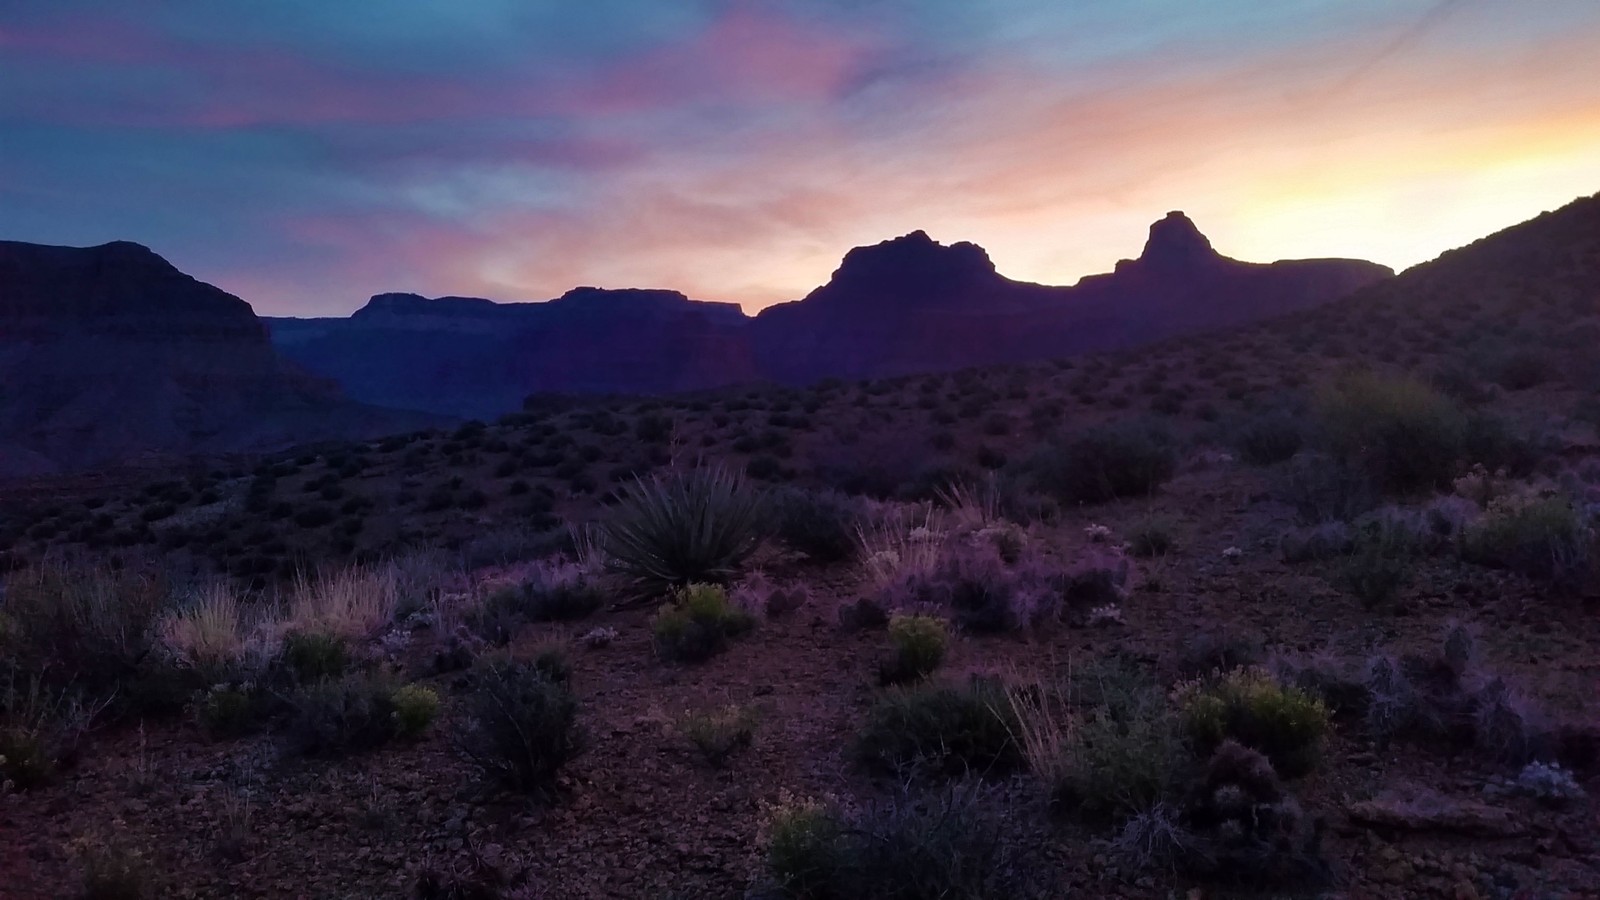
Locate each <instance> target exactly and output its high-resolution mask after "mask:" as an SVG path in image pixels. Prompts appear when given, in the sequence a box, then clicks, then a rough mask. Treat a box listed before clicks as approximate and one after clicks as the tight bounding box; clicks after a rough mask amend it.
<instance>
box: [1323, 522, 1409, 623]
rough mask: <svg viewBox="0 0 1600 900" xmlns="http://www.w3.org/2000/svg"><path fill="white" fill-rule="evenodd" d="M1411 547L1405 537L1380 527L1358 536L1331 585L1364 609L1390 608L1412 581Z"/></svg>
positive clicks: (1363, 531)
mask: <svg viewBox="0 0 1600 900" xmlns="http://www.w3.org/2000/svg"><path fill="white" fill-rule="evenodd" d="M1411 558H1412V547H1411V543H1410V541H1409V540H1407V539H1406V537H1405V536H1404V535H1400V534H1396V533H1394V532H1392V531H1390V530H1388V529H1385V528H1382V527H1368V528H1365V529H1362V531H1361V532H1359V533H1358V535H1357V537H1356V542H1355V550H1354V552H1353V553H1351V554H1350V555H1349V556H1348V557H1347V558H1346V559H1345V560H1344V561H1343V562H1342V563H1341V564H1340V566H1339V569H1338V571H1337V573H1336V574H1335V576H1334V585H1335V586H1336V587H1338V588H1339V590H1341V591H1344V592H1345V593H1347V594H1350V595H1351V596H1353V597H1355V598H1356V599H1358V600H1360V601H1361V605H1362V607H1363V608H1365V609H1381V608H1388V607H1392V606H1393V605H1394V604H1395V602H1396V601H1397V600H1399V598H1400V592H1401V591H1402V590H1403V589H1404V588H1405V586H1406V584H1407V583H1408V582H1410V580H1411V570H1412V560H1411Z"/></svg>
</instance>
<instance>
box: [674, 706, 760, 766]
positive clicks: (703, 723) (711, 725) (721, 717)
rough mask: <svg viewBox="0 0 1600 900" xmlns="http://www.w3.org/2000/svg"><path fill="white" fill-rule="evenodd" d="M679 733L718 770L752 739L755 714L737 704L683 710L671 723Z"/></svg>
mask: <svg viewBox="0 0 1600 900" xmlns="http://www.w3.org/2000/svg"><path fill="white" fill-rule="evenodd" d="M674 724H675V726H676V728H677V730H678V733H679V734H681V735H683V736H684V737H685V738H687V739H688V741H689V743H690V744H692V745H693V746H694V748H695V749H696V750H698V751H699V752H700V757H701V758H702V759H704V760H705V761H706V763H707V764H708V765H710V766H711V767H712V768H715V769H720V768H722V767H723V766H726V765H727V764H728V760H729V759H730V758H732V756H733V754H735V753H737V752H738V751H739V750H742V749H744V748H745V747H748V746H750V743H751V741H753V740H754V739H755V733H756V714H755V711H754V710H752V709H750V708H749V707H744V706H739V705H737V704H734V705H729V706H724V707H722V708H720V709H712V710H703V711H699V712H685V713H684V714H683V715H682V716H679V717H678V719H677V721H676V722H675V723H674Z"/></svg>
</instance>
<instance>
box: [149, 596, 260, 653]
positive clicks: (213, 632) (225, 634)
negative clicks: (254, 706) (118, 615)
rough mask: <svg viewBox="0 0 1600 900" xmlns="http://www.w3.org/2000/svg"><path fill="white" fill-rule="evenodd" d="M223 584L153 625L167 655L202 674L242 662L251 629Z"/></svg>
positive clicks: (240, 608) (174, 610)
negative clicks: (202, 672)
mask: <svg viewBox="0 0 1600 900" xmlns="http://www.w3.org/2000/svg"><path fill="white" fill-rule="evenodd" d="M255 624H256V623H253V622H251V621H249V620H248V617H247V616H246V614H245V610H244V606H243V604H242V603H241V602H240V600H239V596H238V595H237V594H235V593H234V592H233V591H232V590H231V589H230V588H229V587H228V586H227V585H226V584H223V583H220V582H218V583H214V584H211V585H209V586H207V587H206V588H204V589H202V590H201V592H200V593H199V595H198V596H196V597H195V599H194V601H193V602H191V603H189V604H188V605H186V606H182V607H179V608H177V609H173V610H169V611H168V612H167V613H166V614H165V615H163V616H162V617H161V620H160V621H159V622H158V623H157V625H156V635H157V638H158V639H159V640H160V642H161V645H162V646H163V647H165V648H166V650H167V652H168V653H170V654H172V656H174V657H175V658H177V659H178V660H180V661H182V662H183V663H185V664H187V665H189V666H192V667H193V668H195V669H198V670H201V671H208V672H215V671H221V670H225V669H227V668H229V667H230V666H233V665H237V664H238V663H240V662H242V661H243V660H244V657H245V652H246V648H247V647H248V646H249V645H250V642H251V638H252V636H253V631H254V626H255Z"/></svg>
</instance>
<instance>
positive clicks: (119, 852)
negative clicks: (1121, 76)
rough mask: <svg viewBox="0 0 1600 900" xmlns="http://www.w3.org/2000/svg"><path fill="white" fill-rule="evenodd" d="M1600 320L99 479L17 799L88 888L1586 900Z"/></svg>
mask: <svg viewBox="0 0 1600 900" xmlns="http://www.w3.org/2000/svg"><path fill="white" fill-rule="evenodd" d="M1358 299H1360V298H1358ZM1352 302H1353V303H1354V301H1352ZM1439 302H1441V303H1442V302H1444V301H1439ZM1452 302H1454V301H1452ZM1441 309H1446V310H1448V311H1449V314H1448V315H1446V314H1445V313H1444V312H1441V311H1440V310H1441ZM1593 315H1594V313H1593V310H1592V309H1585V308H1579V307H1578V306H1577V305H1576V301H1571V302H1569V300H1568V299H1565V295H1561V294H1559V293H1558V292H1557V293H1551V294H1550V295H1548V296H1546V295H1542V294H1540V295H1534V296H1530V297H1524V298H1520V299H1519V301H1518V303H1517V304H1515V307H1514V308H1513V307H1511V306H1507V307H1503V308H1502V307H1490V306H1486V305H1485V306H1478V307H1476V308H1473V307H1470V306H1468V305H1466V304H1465V303H1462V304H1461V305H1456V306H1448V307H1433V306H1428V305H1427V304H1424V303H1420V302H1419V303H1418V304H1417V305H1413V306H1406V305H1402V304H1400V303H1399V302H1397V301H1395V300H1394V299H1393V298H1392V297H1391V296H1390V295H1386V294H1384V293H1382V292H1378V293H1376V294H1373V295H1371V296H1369V297H1366V299H1363V300H1361V302H1360V303H1355V304H1354V305H1350V304H1346V305H1343V306H1341V305H1335V306H1333V307H1330V308H1328V309H1326V310H1323V311H1319V312H1315V313H1311V314H1307V315H1303V316H1299V317H1295V318H1292V319H1286V320H1284V321H1283V322H1280V323H1275V324H1272V325H1268V326H1264V327H1260V328H1256V329H1252V330H1249V331H1244V332H1238V333H1234V334H1222V335H1216V336H1211V337H1205V338H1195V339H1189V340H1186V341H1183V342H1176V343H1172V344H1169V345H1164V346H1161V347H1158V348H1154V349H1151V350H1148V351H1144V352H1141V353H1138V354H1122V355H1119V356H1113V357H1099V358H1086V359H1075V360H1062V361H1059V362H1057V363H1052V364H1048V365H1036V366H1028V367H1015V368H996V369H992V370H984V371H963V372H956V373H950V374H937V375H928V376H919V377H911V378H904V379H896V380H888V381H878V382H870V383H861V384H845V383H839V382H824V383H822V384H819V385H816V386H814V387H811V388H808V389H803V390H801V389H781V388H759V389H750V390H735V391H729V392H723V393H718V394H708V395H704V396H691V397H680V398H670V399H655V400H596V401H593V402H590V403H577V404H550V405H548V406H543V405H540V404H538V403H532V404H530V408H529V411H528V412H526V413H524V414H519V415H516V416H511V417H508V418H507V419H505V420H503V421H501V422H498V423H494V424H488V425H485V424H471V425H467V426H463V427H461V428H460V429H458V430H456V431H454V432H453V433H431V434H420V435H406V436H397V437H394V438H390V439H385V440H383V441H377V442H372V443H368V444H359V445H347V446H346V445H341V446H337V447H328V448H317V449H308V450H305V451H303V452H299V453H295V454H289V455H285V456H281V457H277V458H273V459H267V460H262V461H258V462H252V463H250V464H248V465H241V466H237V467H234V468H231V469H230V468H226V467H224V468H219V469H214V470H208V471H204V472H195V473H192V474H189V475H185V476H183V477H179V478H168V479H166V480H160V481H151V482H149V483H148V484H144V485H139V484H130V485H128V486H126V489H123V490H119V491H117V492H114V493H113V492H106V493H100V492H99V489H98V488H96V489H94V490H90V491H88V492H87V493H85V492H84V491H82V490H77V492H76V493H75V490H76V489H74V488H73V487H72V486H71V485H65V486H62V487H60V488H59V489H58V490H57V491H55V492H54V493H52V494H51V495H50V496H48V497H46V498H44V499H41V500H38V501H36V502H30V503H29V504H26V505H25V506H24V507H19V509H24V511H23V512H12V513H9V514H8V515H7V518H6V519H5V520H4V522H3V524H0V529H3V538H4V545H5V551H6V557H5V558H6V560H7V561H8V568H9V569H10V570H11V571H9V572H8V574H6V575H5V578H4V594H3V599H0V777H3V781H4V796H3V797H0V803H3V804H4V806H3V807H0V821H4V822H6V823H7V825H8V826H9V825H26V823H34V824H35V825H38V826H39V827H37V828H31V829H27V833H26V834H23V833H21V831H22V830H21V829H14V830H16V831H17V832H18V838H17V839H18V840H19V841H20V842H21V843H20V844H19V846H21V847H23V849H22V850H20V851H18V852H19V853H20V854H21V856H19V857H17V858H24V857H25V858H26V859H27V860H29V862H28V865H29V866H30V869H29V870H28V871H27V872H26V873H24V876H19V877H25V878H27V879H30V880H28V881H27V884H28V886H29V889H30V890H36V891H37V892H39V895H58V896H59V895H62V893H61V892H67V893H71V892H81V893H82V894H83V895H84V896H91V897H124V896H129V897H140V896H143V897H162V896H182V895H183V894H182V893H181V892H182V891H184V890H187V891H189V893H190V895H194V896H215V895H219V894H224V893H227V892H229V891H230V890H235V889H237V890H241V891H244V892H245V893H248V894H250V895H262V896H277V895H283V896H290V895H295V896H298V895H303V894H306V893H307V891H309V892H310V895H315V896H348V895H354V896H406V895H415V896H421V897H495V896H500V897H531V896H562V897H568V896H570V897H583V896H641V897H651V896H777V897H796V898H867V897H872V898H878V897H904V898H924V897H1025V896H1036V897H1060V896H1111V895H1117V894H1121V895H1128V896H1167V895H1168V894H1169V892H1170V893H1173V894H1174V895H1177V892H1180V891H1185V890H1190V889H1193V890H1198V891H1200V892H1201V893H1200V894H1199V896H1212V895H1213V894H1214V892H1219V891H1222V892H1238V891H1256V892H1264V893H1261V894H1260V895H1270V896H1278V895H1284V894H1290V893H1300V894H1308V895H1316V894H1318V893H1319V892H1331V893H1334V894H1342V895H1344V896H1406V897H1412V896H1417V897H1427V896H1438V897H1455V898H1461V897H1491V896H1504V897H1511V896H1580V895H1582V894H1581V893H1576V892H1581V891H1584V890H1591V889H1593V888H1594V887H1595V886H1597V885H1600V847H1597V845H1596V838H1595V836H1594V831H1593V829H1592V821H1593V807H1592V804H1591V802H1590V800H1589V799H1588V796H1589V794H1590V793H1591V792H1592V791H1593V789H1594V787H1595V785H1594V782H1593V779H1594V778H1595V776H1596V774H1597V772H1600V768H1597V766H1600V727H1597V725H1596V722H1597V717H1596V708H1595V703H1596V698H1595V696H1594V689H1593V688H1594V670H1593V665H1592V651H1593V647H1594V646H1595V643H1594V642H1595V641H1596V640H1597V639H1600V626H1597V624H1596V619H1595V617H1594V606H1593V603H1594V600H1595V598H1596V597H1597V595H1600V571H1597V568H1596V566H1597V563H1600V555H1597V554H1600V544H1597V532H1596V524H1597V512H1600V505H1597V504H1600V488H1597V485H1600V440H1597V438H1596V434H1595V421H1594V420H1595V417H1594V416H1593V403H1592V396H1591V395H1592V394H1593V392H1594V391H1595V390H1596V389H1597V388H1600V380H1597V379H1596V374H1595V373H1596V372H1597V371H1600V369H1597V368H1596V364H1595V358H1594V356H1593V351H1594V348H1593V346H1592V345H1587V346H1585V345H1581V344H1579V343H1576V342H1572V341H1562V340H1558V339H1557V338H1558V336H1559V335H1558V334H1555V333H1554V332H1565V330H1567V329H1569V328H1570V327H1571V326H1572V320H1573V319H1574V318H1579V319H1582V320H1583V323H1584V324H1587V325H1588V326H1590V327H1591V330H1592V326H1593V325H1594V320H1593ZM1584 317H1587V318H1584ZM1513 320H1514V321H1513ZM1558 325H1559V327H1557V326H1558ZM1541 329H1543V330H1541ZM1538 348H1553V349H1549V351H1548V352H1546V353H1540V352H1536V351H1537V349H1538ZM1491 351H1492V352H1491ZM1474 360H1478V361H1487V362H1482V363H1481V364H1474V362H1473V361H1474ZM69 809H70V814H68V815H58V814H59V813H61V812H62V811H63V810H69ZM113 820H115V821H116V822H120V823H121V824H117V825H112V826H107V825H105V824H103V823H105V822H108V821H113ZM47 821H48V822H51V823H53V824H51V825H50V826H49V827H46V826H45V825H44V824H43V823H45V822H47ZM8 858H9V857H8ZM308 883H309V884H312V885H314V887H312V888H308V887H307V886H306V885H307V884H308ZM240 885H243V886H245V887H237V886H240ZM35 886H37V887H35ZM1519 891H1520V892H1523V893H1518V892H1519ZM1561 891H1567V892H1568V893H1567V894H1562V893H1561ZM51 892H55V893H54V894H51ZM1540 892H1544V893H1540ZM1191 896H1195V895H1193V894H1191Z"/></svg>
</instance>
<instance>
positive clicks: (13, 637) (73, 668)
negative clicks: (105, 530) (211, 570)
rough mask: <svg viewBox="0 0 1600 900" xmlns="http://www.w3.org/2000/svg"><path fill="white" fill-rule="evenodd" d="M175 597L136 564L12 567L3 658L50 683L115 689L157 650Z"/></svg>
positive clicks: (104, 691)
mask: <svg viewBox="0 0 1600 900" xmlns="http://www.w3.org/2000/svg"><path fill="white" fill-rule="evenodd" d="M167 602H168V596H167V591H166V586H165V585H164V584H162V583H161V582H160V581H159V580H157V579H154V578H150V577H146V576H143V575H139V574H136V573H133V572H130V571H113V570H112V569H110V568H106V567H102V566H97V565H92V564H85V563H69V562H59V563H54V564H47V565H41V566H37V567H34V568H31V569H24V570H22V571H20V572H16V573H13V574H11V575H10V576H8V577H7V579H6V584H5V617H6V626H5V628H4V629H0V659H3V660H6V661H7V662H9V663H11V664H12V666H14V667H15V669H17V670H19V671H22V672H32V673H38V674H41V675H42V676H43V677H45V678H46V679H47V680H48V681H49V682H50V683H51V684H54V685H60V686H65V685H71V686H72V687H73V688H74V689H75V690H79V691H83V692H85V693H87V694H89V695H93V696H100V695H114V694H115V693H116V692H117V691H118V690H119V689H120V688H121V687H122V686H123V683H124V681H125V680H126V679H127V678H128V677H129V676H130V675H131V674H132V673H133V672H134V670H135V669H136V668H137V666H138V663H139V661H140V660H142V659H144V658H145V657H146V656H148V655H149V653H150V651H151V635H152V633H153V631H154V628H153V627H152V626H154V624H155V622H156V620H157V618H158V617H159V616H160V615H161V613H162V612H163V611H164V610H165V608H166V606H167Z"/></svg>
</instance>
